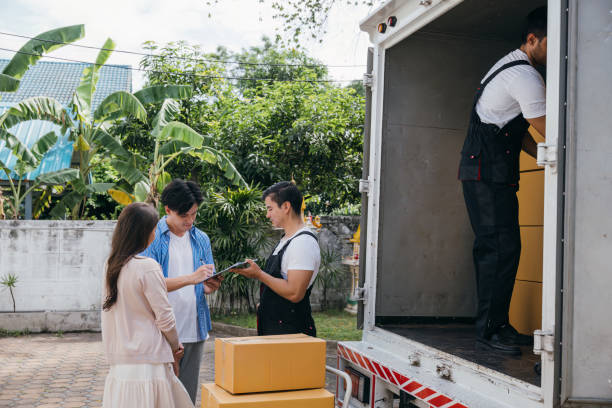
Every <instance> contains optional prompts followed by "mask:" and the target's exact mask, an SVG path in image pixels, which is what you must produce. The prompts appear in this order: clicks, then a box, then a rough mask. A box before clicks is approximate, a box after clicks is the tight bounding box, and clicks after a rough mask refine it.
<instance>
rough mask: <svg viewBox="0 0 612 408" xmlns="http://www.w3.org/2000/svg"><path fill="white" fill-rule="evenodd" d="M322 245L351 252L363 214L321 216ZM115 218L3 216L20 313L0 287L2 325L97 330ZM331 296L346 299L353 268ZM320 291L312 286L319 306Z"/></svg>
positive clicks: (7, 269) (1, 265)
mask: <svg viewBox="0 0 612 408" xmlns="http://www.w3.org/2000/svg"><path fill="white" fill-rule="evenodd" d="M321 221H322V224H323V227H322V228H321V230H320V231H319V241H320V245H321V248H322V249H326V248H333V250H334V251H335V253H336V254H338V260H339V261H340V257H344V256H348V255H350V254H351V253H352V244H351V243H349V242H348V239H349V238H351V236H352V235H353V233H354V232H355V231H356V229H357V225H358V223H359V217H323V219H322V220H321ZM115 223H116V222H115V221H21V220H20V221H0V243H1V244H0V276H2V275H5V274H7V273H13V274H15V275H17V277H18V278H19V281H18V282H17V286H16V288H15V290H14V294H15V302H16V309H17V312H19V313H17V314H13V313H8V312H12V311H13V303H12V301H11V296H10V294H9V291H8V290H7V289H4V287H2V288H0V328H2V329H6V330H24V329H28V330H30V331H32V332H37V331H57V330H63V331H68V330H90V329H93V330H98V329H99V327H100V302H101V288H102V281H103V265H104V261H105V259H106V257H107V256H108V253H109V251H110V241H111V237H112V232H113V228H114V226H115ZM343 270H344V272H345V280H343V282H342V284H341V285H340V289H339V290H338V291H335V292H334V293H331V294H329V295H328V296H329V297H330V299H331V300H332V302H334V303H336V304H342V303H343V302H344V301H345V300H346V297H347V296H348V292H349V288H350V274H349V271H348V268H347V267H345V266H344V267H343ZM319 302H320V291H319V289H318V288H315V290H314V291H313V297H312V303H313V304H314V307H315V308H316V307H317V306H318V304H319Z"/></svg>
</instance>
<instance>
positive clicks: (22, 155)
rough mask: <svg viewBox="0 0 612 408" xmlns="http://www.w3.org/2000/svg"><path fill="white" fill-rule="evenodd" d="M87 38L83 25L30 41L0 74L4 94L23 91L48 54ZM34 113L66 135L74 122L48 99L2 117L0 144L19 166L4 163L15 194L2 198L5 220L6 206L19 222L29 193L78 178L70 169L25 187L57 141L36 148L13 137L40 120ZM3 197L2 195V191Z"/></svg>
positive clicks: (49, 137) (52, 137) (48, 138)
mask: <svg viewBox="0 0 612 408" xmlns="http://www.w3.org/2000/svg"><path fill="white" fill-rule="evenodd" d="M84 34H85V29H84V27H83V25H76V26H68V27H62V28H57V29H54V30H51V31H47V32H44V33H42V34H39V35H38V36H37V37H36V39H32V40H30V41H28V42H27V43H26V44H25V45H24V46H23V47H21V48H20V49H19V50H18V51H17V53H16V54H15V56H14V57H13V58H12V59H11V60H10V61H9V63H8V64H7V65H6V67H5V68H4V69H3V71H2V73H1V74H0V91H1V92H14V91H16V90H17V89H18V88H19V84H20V79H21V78H22V77H23V75H24V74H25V73H26V72H27V70H28V69H29V68H30V66H31V65H34V64H36V62H37V61H38V60H39V59H40V58H41V57H42V56H43V55H44V54H45V53H48V52H51V51H54V50H56V49H58V48H60V47H62V46H64V45H66V44H69V43H71V42H74V41H76V40H79V39H81V38H82V37H83V36H84ZM33 110H40V112H41V114H40V115H38V117H40V118H41V119H44V120H51V121H53V122H55V123H57V124H60V125H61V126H62V132H65V131H66V128H67V126H68V125H69V123H70V118H69V116H68V115H66V114H65V112H64V111H63V109H62V107H61V105H59V104H57V103H55V101H52V100H47V99H44V98H30V99H28V100H25V101H22V102H21V103H19V104H17V105H16V106H13V107H11V108H10V109H8V110H7V111H6V112H5V113H4V114H3V115H2V116H0V141H4V147H6V148H7V149H9V150H10V151H11V153H12V155H13V156H14V158H15V166H14V171H13V172H12V173H11V171H10V170H9V166H8V164H9V163H5V162H3V161H2V160H0V170H2V171H3V172H4V174H5V175H6V176H8V184H9V188H10V192H11V194H12V196H11V197H10V198H9V199H8V200H6V199H4V198H2V200H1V201H2V207H3V208H2V209H0V213H2V215H3V216H4V204H5V202H6V203H8V207H9V208H10V211H11V216H12V217H13V218H15V219H17V218H19V215H20V211H21V203H22V202H23V200H24V199H25V197H26V196H27V195H28V194H29V193H31V192H32V191H34V190H35V189H38V188H40V187H41V186H42V185H49V184H62V183H66V182H70V181H72V180H74V179H75V178H76V172H75V171H73V170H72V169H66V170H62V171H58V172H53V173H47V174H43V175H39V176H38V177H37V178H36V179H35V180H32V181H31V182H30V183H28V184H27V185H26V184H24V178H25V176H26V174H27V173H29V172H31V171H33V170H35V169H36V168H37V167H38V166H39V165H40V161H41V159H42V157H43V156H44V155H45V153H47V151H49V149H50V148H52V147H53V145H54V144H55V142H56V141H57V135H56V134H55V133H54V132H51V133H48V134H45V135H42V136H41V137H40V139H39V140H38V141H36V142H35V144H34V145H33V146H31V147H28V146H26V145H25V144H23V143H21V141H20V140H19V139H18V138H17V137H16V136H15V135H13V134H12V133H11V128H12V127H13V126H15V125H17V124H19V123H20V122H22V121H25V120H30V119H32V118H34V117H36V116H37V115H34V114H32V111H33ZM43 112H44V113H43ZM0 195H2V192H1V191H0ZM43 195H44V193H43Z"/></svg>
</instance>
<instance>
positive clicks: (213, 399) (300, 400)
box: [202, 384, 334, 408]
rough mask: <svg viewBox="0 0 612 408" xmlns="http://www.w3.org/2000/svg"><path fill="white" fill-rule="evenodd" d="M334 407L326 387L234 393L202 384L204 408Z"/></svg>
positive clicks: (212, 385)
mask: <svg viewBox="0 0 612 408" xmlns="http://www.w3.org/2000/svg"><path fill="white" fill-rule="evenodd" d="M288 407H291V408H334V394H332V393H330V392H329V391H327V390H326V389H323V388H319V389H316V390H301V391H284V392H268V393H256V394H240V395H232V394H230V393H229V392H227V391H225V390H224V389H223V388H221V387H219V386H218V385H216V384H202V408H288Z"/></svg>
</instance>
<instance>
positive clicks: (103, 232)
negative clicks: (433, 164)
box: [0, 220, 116, 331]
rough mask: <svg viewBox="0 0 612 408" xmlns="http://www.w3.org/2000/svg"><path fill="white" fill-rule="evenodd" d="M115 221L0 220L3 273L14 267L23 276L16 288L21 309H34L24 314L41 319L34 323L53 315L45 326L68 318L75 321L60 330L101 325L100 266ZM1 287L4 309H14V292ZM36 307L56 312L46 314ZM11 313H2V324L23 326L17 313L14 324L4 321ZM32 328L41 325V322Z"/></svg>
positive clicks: (1, 308) (0, 307) (0, 272)
mask: <svg viewBox="0 0 612 408" xmlns="http://www.w3.org/2000/svg"><path fill="white" fill-rule="evenodd" d="M115 223H116V222H115V221H22V220H19V221H0V276H2V275H5V274H7V273H13V274H15V275H17V277H18V278H19V281H18V282H17V287H16V288H15V290H14V293H15V301H16V307H17V311H18V312H30V313H26V314H24V315H23V316H30V318H31V319H34V320H36V321H37V322H39V323H36V326H41V325H42V326H45V324H46V323H40V322H41V321H45V322H46V321H47V320H49V319H51V320H53V321H57V323H56V324H51V323H49V324H48V325H47V326H48V327H43V329H44V328H47V329H53V328H54V327H55V325H60V326H61V324H62V321H64V322H65V323H66V324H68V323H67V321H66V319H67V320H68V321H71V322H72V323H70V324H68V325H67V326H65V327H63V328H62V327H60V329H61V330H70V329H79V328H82V329H87V328H95V327H89V326H90V325H93V326H96V327H99V323H97V322H98V321H99V317H97V316H98V315H99V309H100V300H101V283H102V279H103V276H102V269H103V264H104V261H105V259H106V257H107V255H108V252H109V250H110V241H111V236H112V232H113V228H114V226H115ZM2 288H4V287H2ZM2 288H0V312H12V310H13V304H12V301H11V298H10V294H9V292H8V290H7V289H2ZM32 312H53V313H52V315H51V316H48V317H47V318H45V319H43V318H42V317H41V316H39V315H37V314H36V313H32ZM65 312H70V313H65ZM47 314H48V313H47ZM3 315H4V316H3ZM58 316H59V317H58ZM7 319H9V317H8V316H7V315H6V313H0V328H5V329H13V330H18V329H21V326H22V325H20V324H19V322H16V321H14V318H12V319H10V321H11V322H12V323H11V324H8V323H6V324H3V321H4V320H7ZM20 319H22V318H20ZM41 319H42V320H41ZM78 322H82V324H77V323H78ZM23 323H24V325H23V326H24V327H28V326H27V325H26V324H25V323H26V322H23ZM75 324H77V325H76V327H73V326H75ZM28 328H29V329H30V330H33V331H37V327H28ZM38 329H40V328H38Z"/></svg>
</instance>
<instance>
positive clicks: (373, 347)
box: [338, 0, 612, 408]
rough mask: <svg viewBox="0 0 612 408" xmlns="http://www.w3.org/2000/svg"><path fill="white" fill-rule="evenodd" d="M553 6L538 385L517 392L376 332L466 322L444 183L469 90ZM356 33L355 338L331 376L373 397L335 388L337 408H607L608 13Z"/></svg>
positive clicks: (396, 2) (463, 218) (400, 13)
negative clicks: (359, 125) (360, 105)
mask: <svg viewBox="0 0 612 408" xmlns="http://www.w3.org/2000/svg"><path fill="white" fill-rule="evenodd" d="M546 4H547V5H548V63H547V67H546V72H545V75H546V82H547V91H546V92H547V95H546V96H547V109H546V110H547V117H546V143H544V144H541V145H540V146H539V149H538V164H539V165H541V166H544V167H545V170H544V180H545V181H544V187H543V189H544V191H543V196H544V221H543V224H544V225H543V254H542V283H541V287H542V295H541V298H542V299H541V301H542V316H541V322H542V326H541V330H539V331H537V332H536V335H535V339H534V340H535V344H534V352H535V353H536V354H538V355H539V356H540V358H541V364H542V373H541V378H540V379H539V381H532V380H531V381H526V380H524V379H523V378H517V377H516V376H513V375H512V374H511V373H510V374H509V373H508V372H503V370H501V371H500V370H498V369H495V368H491V367H487V366H486V365H482V364H480V363H478V362H475V361H473V360H472V359H470V358H466V354H465V353H464V354H461V355H458V354H457V353H454V352H452V351H449V350H448V349H446V350H443V349H441V348H440V347H437V346H435V345H433V346H432V344H431V343H429V342H428V341H427V340H424V337H423V336H421V337H419V336H416V335H415V336H412V335H410V334H406V333H412V332H411V331H405V330H404V331H403V332H402V331H401V330H399V331H398V330H395V331H394V330H390V329H388V327H392V326H388V325H385V324H382V323H381V321H383V320H384V319H387V320H388V319H390V318H395V319H401V318H402V317H429V318H432V317H433V318H436V317H437V316H442V317H450V318H458V319H463V318H469V317H470V315H472V316H473V311H474V307H475V295H474V287H473V286H474V283H473V282H472V281H471V280H470V279H473V278H470V277H471V276H473V271H472V266H471V262H470V261H471V245H472V241H471V238H470V237H471V235H470V234H471V230H470V229H469V224H468V221H467V214H466V211H465V208H464V207H463V201H462V197H461V196H460V191H461V187H460V183H459V182H458V181H457V179H456V175H455V176H454V177H452V173H453V172H454V173H455V174H456V169H457V165H458V161H459V151H460V148H461V144H462V142H463V139H464V137H465V134H466V131H467V124H468V123H467V122H468V119H469V115H468V114H469V110H470V109H471V100H472V97H473V92H474V91H475V87H476V86H477V84H478V82H479V81H480V79H481V78H482V76H483V75H484V74H485V73H486V71H487V70H488V69H489V68H490V67H491V66H492V64H493V63H494V62H495V61H496V60H497V59H499V58H500V57H501V56H502V55H504V53H507V52H510V51H511V50H512V49H514V48H516V47H517V41H512V40H511V39H510V33H511V32H512V31H513V30H515V31H516V30H518V31H520V28H518V29H517V28H516V25H517V24H518V23H520V22H521V18H522V17H524V16H525V15H526V14H527V13H528V12H529V11H531V10H532V9H533V8H535V7H537V6H540V5H546ZM391 16H394V17H396V18H397V23H396V24H395V26H393V27H391V26H389V25H388V26H387V27H386V31H385V32H384V33H380V32H378V30H377V27H378V24H379V23H387V19H388V18H389V17H391ZM360 27H361V29H362V30H363V31H366V32H367V33H369V35H370V41H371V42H372V44H373V56H372V67H371V68H372V70H371V75H369V76H368V77H367V81H366V82H367V85H368V86H369V87H370V90H371V98H369V99H368V101H367V103H368V104H369V105H368V110H369V112H368V115H367V117H369V123H368V124H367V125H369V128H368V130H369V136H368V138H366V142H367V145H366V146H364V150H366V151H365V152H364V168H366V169H367V172H366V174H365V175H364V180H362V182H361V184H360V188H361V189H362V190H363V191H364V193H365V194H366V196H364V197H365V198H366V199H365V200H364V202H365V203H366V205H365V208H363V213H365V214H366V215H365V217H364V216H363V215H362V217H364V218H362V230H364V231H366V232H365V234H364V233H363V232H362V237H361V239H362V241H363V242H362V252H361V255H360V256H361V262H362V263H364V264H365V265H364V273H363V274H362V282H360V283H361V285H362V290H361V291H360V296H361V297H362V298H363V299H362V301H361V302H362V303H361V304H360V310H361V311H362V312H363V316H362V321H363V338H362V340H361V341H359V342H340V343H339V345H338V366H339V369H341V370H344V369H346V368H351V369H353V370H354V371H357V372H359V373H361V374H362V375H363V376H364V377H367V378H368V379H369V380H370V383H369V389H368V392H369V394H370V395H369V398H366V401H365V402H360V401H358V400H357V399H355V398H352V399H351V401H350V402H348V404H347V402H346V401H343V400H342V399H343V387H342V384H339V386H338V406H350V407H360V408H361V407H372V408H374V407H376V408H391V407H394V406H398V405H399V406H400V407H402V408H403V407H436V408H440V407H442V408H461V407H470V408H479V407H482V408H502V407H504V408H508V407H513V408H514V407H515V408H531V407H533V408H552V407H581V406H585V407H599V406H601V407H604V406H612V320H611V319H610V317H609V314H610V313H611V312H612V293H611V292H612V266H611V264H610V261H609V256H610V254H611V253H612V209H611V208H612V131H611V129H612V105H611V104H610V100H611V99H612V0H557V1H554V0H550V1H548V3H547V2H546V1H527V0H524V1H523V0H517V1H513V2H499V1H492V0H391V1H388V2H386V3H385V4H383V5H381V6H380V7H378V8H377V9H376V10H374V11H373V12H372V13H371V14H370V15H369V16H367V17H366V18H365V19H364V20H363V21H362V22H361V23H360ZM504 50H505V51H504ZM367 139H369V140H367ZM449 169H450V170H449ZM417 172H421V173H420V174H418V175H415V173H417ZM449 175H451V176H449ZM366 177H367V178H366ZM453 183H454V184H453ZM421 220H422V224H421ZM451 224H452V227H448V225H451ZM427 227H429V229H428V228H427ZM437 229H441V230H443V231H442V232H441V233H438V231H437ZM424 241H427V242H425V243H424ZM436 254H439V256H440V257H441V258H443V259H432V258H435V257H436ZM463 254H465V255H463ZM421 255H422V256H421ZM400 289H401V290H402V291H403V292H399V290H400ZM402 293H404V294H405V295H404V296H402ZM462 294H464V295H465V296H463V297H462V296H461V295H462ZM403 299H404V300H403ZM417 330H418V329H417ZM414 333H416V332H414ZM449 341H452V339H450V340H449ZM464 351H465V350H464ZM468 353H469V350H468ZM398 397H399V398H398Z"/></svg>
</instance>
